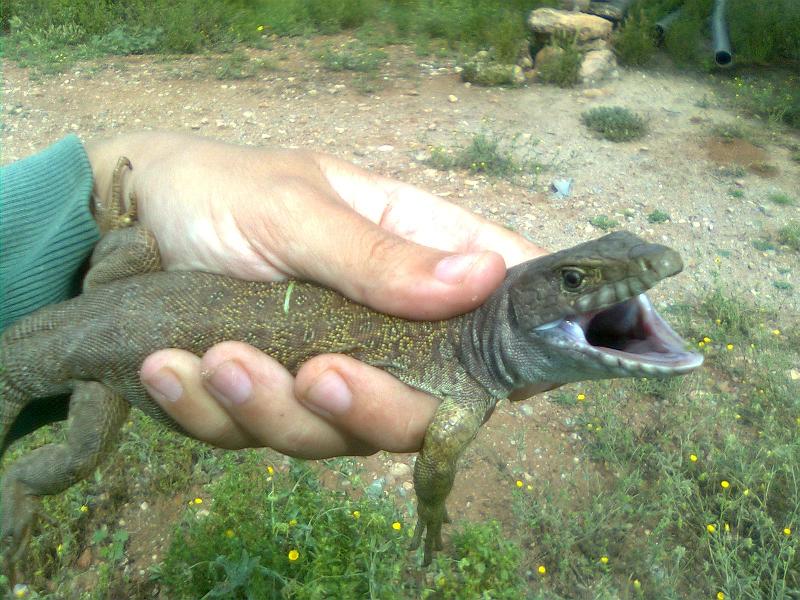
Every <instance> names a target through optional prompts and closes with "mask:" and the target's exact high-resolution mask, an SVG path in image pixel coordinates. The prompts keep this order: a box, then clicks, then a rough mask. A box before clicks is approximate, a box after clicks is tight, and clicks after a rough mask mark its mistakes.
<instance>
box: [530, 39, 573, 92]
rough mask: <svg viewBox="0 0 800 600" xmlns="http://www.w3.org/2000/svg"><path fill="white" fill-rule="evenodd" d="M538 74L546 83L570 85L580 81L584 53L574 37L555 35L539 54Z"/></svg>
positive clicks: (561, 85)
mask: <svg viewBox="0 0 800 600" xmlns="http://www.w3.org/2000/svg"><path fill="white" fill-rule="evenodd" d="M537 57H538V60H537V61H536V65H535V67H536V76H537V78H538V79H539V80H540V81H543V82H544V83H552V84H555V85H557V86H558V87H570V86H573V85H575V84H576V83H578V80H579V73H580V70H581V62H582V61H583V53H582V52H581V51H580V50H578V45H577V44H576V43H575V38H574V36H573V37H572V38H567V37H561V36H553V42H552V44H551V45H549V46H545V48H544V49H543V52H541V53H540V54H537Z"/></svg>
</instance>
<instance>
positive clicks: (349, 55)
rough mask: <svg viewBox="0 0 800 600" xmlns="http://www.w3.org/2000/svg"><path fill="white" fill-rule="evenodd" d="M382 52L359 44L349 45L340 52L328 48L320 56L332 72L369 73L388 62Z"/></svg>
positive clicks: (339, 50)
mask: <svg viewBox="0 0 800 600" xmlns="http://www.w3.org/2000/svg"><path fill="white" fill-rule="evenodd" d="M386 57H387V54H386V52H384V51H382V50H377V49H372V48H367V47H365V46H363V45H362V44H359V43H353V44H348V45H347V46H344V47H343V48H340V49H338V50H332V49H330V48H328V49H327V50H325V52H324V53H323V54H322V55H321V56H320V60H321V61H322V64H323V65H324V66H325V68H326V69H329V70H331V71H357V72H360V73H367V72H372V71H376V70H377V69H378V67H379V65H380V64H381V63H382V62H383V61H385V60H386Z"/></svg>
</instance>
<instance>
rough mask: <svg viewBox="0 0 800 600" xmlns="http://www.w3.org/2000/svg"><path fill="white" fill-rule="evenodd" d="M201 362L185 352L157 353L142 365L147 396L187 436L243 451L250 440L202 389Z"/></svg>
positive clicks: (141, 374) (164, 351) (251, 443)
mask: <svg viewBox="0 0 800 600" xmlns="http://www.w3.org/2000/svg"><path fill="white" fill-rule="evenodd" d="M201 372H202V363H201V359H200V358H199V357H197V356H195V355H194V354H192V353H191V352H187V351H185V350H176V349H169V350H160V351H158V352H155V353H153V354H151V355H150V356H148V357H147V358H146V359H145V361H144V362H143V363H142V368H141V371H140V378H141V381H142V384H143V385H144V387H145V389H146V390H147V392H148V393H149V394H150V396H151V397H152V398H153V399H154V400H155V401H156V402H158V405H159V406H160V407H161V408H162V409H163V410H164V412H166V413H167V414H168V415H169V416H170V417H172V419H173V420H174V421H175V422H176V423H178V425H180V426H181V427H182V428H183V429H184V430H185V431H186V432H187V433H188V434H189V435H190V436H191V437H193V438H195V439H198V440H201V441H203V442H208V443H209V444H213V445H215V446H219V447H220V448H232V449H234V448H246V447H249V446H252V445H253V440H252V439H251V437H250V436H249V435H248V434H247V433H246V432H245V431H244V430H242V429H240V428H239V427H238V426H237V425H236V423H235V422H234V421H233V419H231V417H230V416H229V415H228V413H227V411H226V410H225V409H224V408H223V407H222V406H221V405H220V404H219V402H217V400H216V399H215V398H214V397H213V396H212V395H211V394H210V393H209V392H208V390H206V389H205V387H204V386H203V378H202V375H201Z"/></svg>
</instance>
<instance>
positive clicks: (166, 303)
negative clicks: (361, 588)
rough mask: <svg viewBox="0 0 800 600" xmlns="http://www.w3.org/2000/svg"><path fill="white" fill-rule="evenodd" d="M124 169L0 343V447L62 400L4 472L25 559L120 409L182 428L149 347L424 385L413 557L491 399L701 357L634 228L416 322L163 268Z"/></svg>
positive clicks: (317, 296)
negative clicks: (151, 392) (33, 443)
mask: <svg viewBox="0 0 800 600" xmlns="http://www.w3.org/2000/svg"><path fill="white" fill-rule="evenodd" d="M125 168H130V162H129V161H127V159H125V158H124V157H123V158H121V159H120V161H119V163H118V165H117V169H116V170H115V174H114V183H113V185H112V191H113V193H112V201H111V202H110V203H109V206H106V207H100V209H102V211H104V214H102V215H99V216H98V220H99V221H100V222H101V228H104V229H106V230H107V232H106V233H105V234H104V235H103V237H102V238H101V240H100V242H99V243H98V244H97V246H96V248H95V250H94V252H93V254H92V257H91V259H90V267H89V270H88V272H87V274H86V276H85V278H84V285H83V290H82V293H81V294H80V295H79V296H77V297H75V298H72V299H69V300H66V301H64V302H61V303H58V304H55V305H51V306H48V307H44V308H42V309H39V310H38V311H36V312H34V313H32V314H30V315H28V316H26V317H24V318H23V319H21V320H20V321H17V322H16V323H14V324H12V325H11V326H10V327H9V328H8V329H7V330H6V331H5V332H4V333H3V334H2V337H0V392H2V396H1V397H0V443H1V444H2V446H3V447H5V446H6V445H7V443H8V439H9V436H10V435H12V436H13V431H14V424H15V421H16V419H17V417H18V416H19V415H20V414H21V412H22V411H24V410H25V409H26V408H29V407H30V406H33V405H35V406H36V411H37V412H36V418H35V419H34V424H33V427H36V426H38V425H40V424H42V423H44V422H46V421H48V420H54V419H50V418H49V415H48V411H50V410H52V412H53V413H57V412H58V411H59V410H62V408H63V406H62V405H65V406H66V408H67V410H68V415H69V419H68V425H67V432H66V441H65V442H62V443H52V444H48V445H45V446H42V447H40V448H37V449H35V450H33V451H31V452H29V453H28V454H26V455H24V456H22V457H21V458H19V459H18V460H17V461H16V462H14V463H12V464H11V465H10V466H9V467H8V468H7V469H6V471H5V475H4V477H3V480H2V484H1V485H0V501H1V504H0V507H1V508H0V510H2V514H0V542H2V544H3V546H4V548H5V549H6V560H7V561H11V562H12V563H13V562H14V561H16V560H18V559H19V557H20V556H21V555H22V553H23V550H24V547H25V544H26V542H27V539H28V537H29V535H30V531H31V527H32V522H33V520H34V516H35V514H36V507H37V500H38V497H40V496H43V495H51V494H57V493H60V492H62V491H64V490H65V489H67V488H68V487H70V486H71V485H73V484H74V483H76V482H78V481H80V480H82V479H85V478H86V477H88V475H89V474H91V473H92V472H93V470H94V469H95V468H96V467H97V466H98V464H99V463H100V462H101V460H102V459H103V458H104V457H105V456H106V455H108V454H109V453H111V452H113V450H114V446H115V443H116V438H117V436H118V433H119V430H120V428H121V426H122V424H123V422H124V421H125V420H126V418H127V415H128V412H129V408H130V406H134V407H136V408H138V409H140V410H142V411H144V413H146V414H147V415H149V416H150V417H152V418H154V419H155V420H157V421H158V422H160V423H163V424H165V425H167V426H168V427H171V428H173V429H175V430H177V431H179V432H183V431H182V430H181V428H180V427H179V426H178V425H177V424H176V423H175V422H174V421H172V420H171V419H170V418H169V417H168V416H167V414H166V413H165V412H163V411H162V410H161V408H160V407H159V405H158V404H157V403H156V402H155V401H154V400H153V399H151V398H150V397H149V396H148V394H147V392H146V391H145V389H144V387H143V386H142V384H141V382H140V380H139V368H140V365H141V364H142V362H143V360H144V358H145V357H146V356H148V355H149V354H150V353H152V352H154V351H156V350H159V349H161V348H165V347H172V348H182V349H185V350H189V351H191V352H193V353H196V354H198V355H200V354H203V353H204V351H205V350H207V349H208V348H209V347H210V346H212V345H214V344H216V343H218V342H222V341H225V340H238V341H242V342H246V343H249V344H251V345H253V346H255V347H256V348H258V349H260V350H262V351H264V352H266V353H268V354H269V355H271V356H272V357H274V358H275V359H277V360H278V361H280V362H281V363H282V364H283V365H284V366H285V367H286V368H287V369H288V370H289V371H290V372H292V373H293V374H294V373H296V372H297V370H298V369H299V367H300V366H301V365H302V364H303V362H304V361H306V360H307V359H309V358H311V357H313V356H316V355H318V354H322V353H329V352H336V353H343V354H347V355H349V356H352V357H355V358H357V359H359V360H361V361H364V362H366V363H368V364H370V365H373V366H377V367H379V368H381V369H383V370H385V371H387V372H388V373H390V374H392V375H394V376H395V377H397V378H398V379H399V380H400V381H402V382H404V383H406V384H408V385H409V386H412V387H414V388H416V389H419V390H422V391H424V392H427V393H429V394H432V395H434V396H436V397H438V398H439V399H440V403H439V405H438V408H437V410H436V412H435V414H434V417H433V418H432V420H431V422H430V424H429V425H428V427H427V429H426V432H425V436H424V441H423V445H422V448H421V450H420V452H419V455H418V457H417V459H416V462H415V465H414V471H413V480H414V487H415V491H416V496H417V522H416V526H415V529H414V533H413V537H412V543H411V547H412V548H418V547H419V546H420V545H422V547H423V565H428V564H429V563H430V562H431V559H432V556H433V554H434V552H435V551H437V550H441V549H442V547H443V545H442V525H443V523H446V522H449V518H448V515H447V512H446V510H445V500H446V498H447V496H448V495H449V493H450V490H451V488H452V485H453V481H454V478H455V475H456V468H457V462H458V460H459V457H460V456H461V455H462V453H463V452H464V450H465V449H466V447H467V446H468V444H469V443H470V442H471V441H472V439H473V438H474V437H475V436H476V434H477V433H478V431H479V429H480V427H481V425H482V424H483V423H484V422H485V421H486V420H487V419H488V418H489V416H490V415H491V414H492V412H493V410H494V408H495V405H496V404H497V402H498V401H500V400H501V399H504V398H508V397H509V396H512V395H513V394H514V392H518V391H519V390H524V389H525V388H526V387H528V386H531V385H537V386H539V387H538V389H542V387H545V386H547V387H555V386H558V385H561V384H566V383H570V382H577V381H583V380H590V379H607V378H618V377H668V376H676V375H682V374H685V373H688V372H690V371H692V370H693V369H696V368H697V367H699V366H700V365H701V364H702V362H703V357H702V356H701V355H699V354H697V353H694V352H690V351H687V350H686V349H685V348H686V343H685V342H684V341H683V339H682V338H681V337H680V336H679V335H678V334H677V333H676V332H675V331H674V330H673V329H672V328H671V327H670V325H669V324H668V323H667V322H666V321H665V320H664V319H663V318H662V317H661V316H660V315H659V314H658V312H657V311H656V310H655V309H654V308H653V306H652V305H651V303H650V301H649V300H648V298H647V296H646V295H645V293H644V292H646V291H647V290H648V289H649V288H651V287H652V286H653V285H655V284H657V283H658V282H659V281H661V280H663V279H665V278H667V277H671V276H673V275H676V274H677V273H679V272H680V271H681V270H682V269H683V262H682V260H681V257H680V255H679V254H678V253H677V252H676V251H675V250H673V249H671V248H669V247H667V246H664V245H660V244H654V243H649V242H646V241H645V240H643V239H641V238H639V237H638V236H636V235H634V234H633V233H629V232H626V231H617V232H614V233H610V234H607V235H605V236H603V237H600V238H598V239H595V240H591V241H588V242H584V243H581V244H578V245H575V246H573V247H571V248H567V249H564V250H561V251H558V252H555V253H552V254H549V255H546V256H542V257H539V258H535V259H533V260H530V261H527V262H524V263H522V264H519V265H516V266H514V267H511V268H510V269H508V271H507V274H506V277H505V279H504V281H503V282H502V284H501V285H500V287H499V288H498V289H497V290H496V291H495V292H493V294H492V295H491V296H490V297H489V298H488V299H487V300H486V301H485V302H484V303H483V304H482V305H481V306H479V307H478V308H476V309H475V310H473V311H471V312H468V313H466V314H462V315H460V316H456V317H454V318H451V319H446V320H439V321H412V320H406V319H403V318H399V317H394V316H389V315H385V314H381V313H378V312H375V311H373V310H371V309H369V308H367V307H365V306H363V305H360V304H357V303H355V302H353V301H351V300H349V299H347V298H345V297H343V296H341V295H339V294H338V293H337V292H335V291H333V290H330V289H328V288H324V287H321V286H318V285H316V284H314V283H310V282H303V281H295V280H289V281H284V282H273V283H265V282H252V281H244V280H240V279H235V278H232V277H228V276H224V275H218V274H211V273H205V272H199V271H197V272H191V271H184V272H179V271H163V270H162V268H161V261H160V255H159V251H158V244H157V242H156V240H155V238H154V236H153V234H152V233H151V232H150V231H148V230H147V229H145V228H144V227H143V226H142V225H140V224H139V223H137V222H135V214H136V213H135V210H136V206H135V205H136V202H135V197H134V196H132V195H131V197H130V198H129V207H130V208H129V210H128V211H127V212H123V211H122V201H121V194H122V192H121V190H122V186H121V184H120V178H121V173H122V172H123V171H124V169H125ZM542 384H544V386H543V385H542ZM59 406H62V408H59ZM37 419H38V422H37ZM183 433H184V434H185V432H183ZM186 435H188V434H186ZM9 556H10V558H8V557H9Z"/></svg>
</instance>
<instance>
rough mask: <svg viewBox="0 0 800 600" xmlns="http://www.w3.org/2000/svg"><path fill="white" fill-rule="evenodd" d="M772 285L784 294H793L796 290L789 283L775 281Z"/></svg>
mask: <svg viewBox="0 0 800 600" xmlns="http://www.w3.org/2000/svg"><path fill="white" fill-rule="evenodd" d="M772 285H774V286H775V287H776V288H777V289H779V290H781V291H782V292H791V291H793V290H794V286H793V285H792V284H791V283H789V282H788V281H782V280H775V281H773V282H772Z"/></svg>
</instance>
